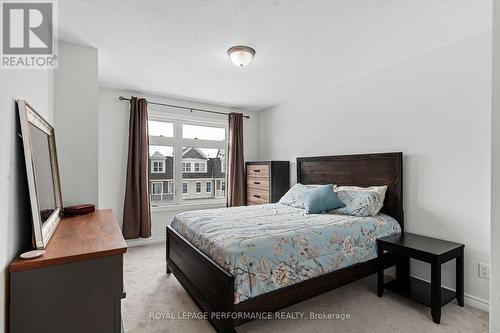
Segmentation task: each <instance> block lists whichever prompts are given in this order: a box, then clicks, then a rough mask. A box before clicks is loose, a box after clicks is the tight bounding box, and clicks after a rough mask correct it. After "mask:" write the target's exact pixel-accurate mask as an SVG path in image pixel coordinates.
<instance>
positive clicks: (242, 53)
mask: <svg viewBox="0 0 500 333" xmlns="http://www.w3.org/2000/svg"><path fill="white" fill-rule="evenodd" d="M227 54H228V55H229V58H231V61H232V62H233V64H235V65H236V66H238V67H244V66H246V65H248V64H249V63H250V61H252V59H253V56H254V55H255V50H254V49H252V48H251V47H248V46H241V45H239V46H233V47H231V48H230V49H229V50H227Z"/></svg>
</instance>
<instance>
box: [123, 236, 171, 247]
mask: <svg viewBox="0 0 500 333" xmlns="http://www.w3.org/2000/svg"><path fill="white" fill-rule="evenodd" d="M125 241H126V242H127V246H128V247H134V246H143V245H151V244H156V243H161V242H164V241H165V237H149V238H138V239H127V240H125Z"/></svg>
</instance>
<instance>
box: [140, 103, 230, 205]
mask: <svg viewBox="0 0 500 333" xmlns="http://www.w3.org/2000/svg"><path fill="white" fill-rule="evenodd" d="M149 120H152V121H163V122H169V123H173V124H174V135H173V137H165V136H149V145H150V146H172V147H173V155H174V160H173V182H172V187H173V191H172V192H173V197H174V198H173V200H172V201H171V202H168V203H166V204H165V205H162V206H155V207H150V209H151V210H152V211H162V210H176V209H179V208H180V206H190V207H193V206H200V207H202V206H217V207H219V206H220V207H223V206H224V205H225V203H226V199H225V197H223V198H213V199H210V200H206V199H184V198H183V195H184V194H185V193H183V192H182V186H183V185H182V183H183V180H182V174H183V172H191V173H195V172H194V163H191V166H190V169H191V171H183V162H182V160H183V159H182V158H177V156H181V157H182V154H183V151H182V149H183V147H193V148H213V149H224V152H225V154H227V151H228V134H229V127H228V124H227V122H226V121H224V118H223V119H221V120H219V119H217V120H214V119H210V118H202V117H199V118H198V117H197V118H196V119H195V118H190V117H182V116H179V115H176V114H171V113H167V112H160V111H156V112H155V111H154V110H150V115H149ZM183 124H186V125H196V126H209V127H221V128H224V129H225V133H226V139H225V140H224V141H216V140H201V139H184V138H182V125H183ZM225 160H227V159H225ZM187 163H190V162H187ZM163 164H164V166H163V171H165V162H164V163H163ZM207 169H208V166H207V162H204V171H198V172H197V173H206V172H207ZM226 169H227V167H226ZM152 173H153V172H152ZM225 176H226V177H225V180H227V174H226V175H225ZM188 187H189V186H188ZM212 187H213V185H212ZM205 189H206V188H205ZM194 190H195V192H194V194H195V195H199V194H203V193H204V191H203V184H202V185H201V192H196V184H195V189H194ZM188 191H189V189H188Z"/></svg>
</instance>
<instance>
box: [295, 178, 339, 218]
mask: <svg viewBox="0 0 500 333" xmlns="http://www.w3.org/2000/svg"><path fill="white" fill-rule="evenodd" d="M302 200H303V201H304V209H305V210H306V213H307V214H319V213H322V212H328V211H330V210H333V209H338V208H341V207H344V206H345V205H344V203H343V202H342V201H340V199H339V197H338V196H337V193H335V191H334V190H333V185H322V186H318V187H316V188H314V189H311V190H309V191H307V192H305V193H304V194H302Z"/></svg>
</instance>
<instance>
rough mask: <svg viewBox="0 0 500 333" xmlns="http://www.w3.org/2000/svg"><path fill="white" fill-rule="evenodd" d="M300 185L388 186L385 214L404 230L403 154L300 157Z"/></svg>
mask: <svg viewBox="0 0 500 333" xmlns="http://www.w3.org/2000/svg"><path fill="white" fill-rule="evenodd" d="M297 182H298V183H302V184H337V185H353V186H363V187H367V186H381V185H387V193H386V195H385V201H384V207H382V210H381V211H382V212H383V213H385V214H387V215H390V216H392V217H393V218H395V219H396V220H397V221H398V222H399V224H400V225H401V229H403V225H404V213H403V153H381V154H360V155H340V156H318V157H299V158H297Z"/></svg>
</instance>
